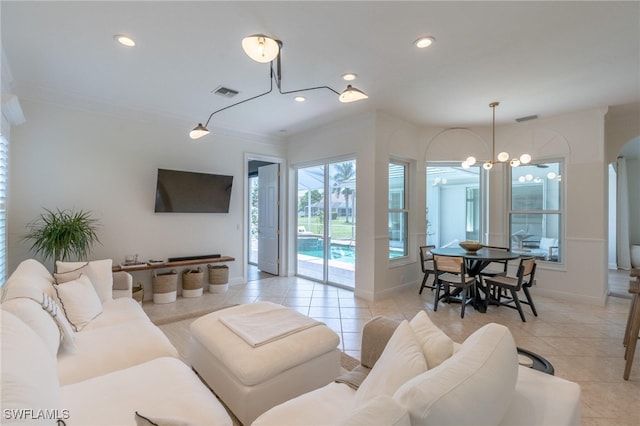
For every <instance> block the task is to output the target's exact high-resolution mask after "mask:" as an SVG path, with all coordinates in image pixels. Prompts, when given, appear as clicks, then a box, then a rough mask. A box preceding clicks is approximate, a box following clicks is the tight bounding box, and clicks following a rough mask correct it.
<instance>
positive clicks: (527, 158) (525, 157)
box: [520, 154, 531, 164]
mask: <svg viewBox="0 0 640 426" xmlns="http://www.w3.org/2000/svg"><path fill="white" fill-rule="evenodd" d="M530 162H531V156H530V155H529V154H522V155H521V156H520V163H522V164H529V163H530Z"/></svg>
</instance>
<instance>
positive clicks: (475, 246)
mask: <svg viewBox="0 0 640 426" xmlns="http://www.w3.org/2000/svg"><path fill="white" fill-rule="evenodd" d="M459 244H460V247H462V248H463V249H465V250H466V251H468V252H469V253H475V252H477V251H478V250H480V249H481V248H482V247H484V246H483V245H482V244H481V243H480V242H479V241H462V242H461V243H459Z"/></svg>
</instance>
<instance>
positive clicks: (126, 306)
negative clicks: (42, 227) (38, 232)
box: [0, 259, 232, 426]
mask: <svg viewBox="0 0 640 426" xmlns="http://www.w3.org/2000/svg"><path fill="white" fill-rule="evenodd" d="M79 268H80V269H79ZM61 270H67V274H69V275H66V276H65V275H64V274H63V275H59V276H57V277H56V278H57V281H56V279H54V277H53V276H52V274H51V273H49V271H48V270H47V269H46V268H45V267H44V266H43V265H42V264H40V263H39V262H37V261H36V260H33V259H29V260H25V261H24V262H22V263H21V264H20V265H19V267H18V268H17V269H16V271H15V272H14V273H13V274H12V275H11V276H10V277H9V279H8V280H7V282H6V284H5V286H4V287H3V298H2V304H1V306H0V307H1V308H2V309H1V314H2V317H1V320H2V324H1V325H2V332H1V342H2V354H1V355H2V358H1V359H2V373H1V375H2V377H1V378H2V384H1V392H2V424H20V425H22V424H36V423H38V424H40V423H42V424H55V421H56V420H60V421H61V422H64V424H67V425H82V426H85V425H109V426H115V425H136V424H138V425H140V424H194V425H231V424H232V420H231V418H230V417H229V415H228V413H227V411H226V410H225V409H224V407H223V406H222V404H220V402H219V401H218V400H217V398H216V397H215V396H214V395H213V394H212V392H211V391H210V390H209V389H208V388H207V387H206V386H204V385H203V384H202V382H201V381H200V380H199V378H198V377H197V376H196V375H195V374H194V373H193V372H192V371H191V369H190V368H189V367H188V366H187V365H186V364H184V363H183V362H182V361H180V360H179V359H178V358H177V351H176V349H175V348H174V347H173V345H172V344H171V343H170V342H169V340H168V339H167V337H166V336H165V335H164V334H163V333H162V332H161V331H160V329H159V328H157V327H156V326H155V325H153V324H152V323H151V321H150V320H149V318H148V317H147V316H146V314H145V313H144V311H143V310H142V308H141V307H140V305H139V304H138V303H136V302H135V301H134V300H133V299H132V298H131V297H119V298H115V299H114V298H113V297H112V295H113V294H116V295H118V296H130V295H131V276H130V275H129V274H127V273H126V272H120V273H116V274H113V276H112V274H111V261H97V262H90V263H89V264H60V265H58V271H61ZM114 280H115V282H114ZM56 282H58V283H61V284H59V285H54V283H56ZM62 282H64V283H62ZM91 287H93V289H92V288H91ZM114 288H115V290H113V289H114ZM67 318H69V319H70V321H68V320H67ZM136 413H138V414H136ZM149 421H152V423H150V422H149ZM167 421H168V423H167ZM61 422H59V424H62V423H61Z"/></svg>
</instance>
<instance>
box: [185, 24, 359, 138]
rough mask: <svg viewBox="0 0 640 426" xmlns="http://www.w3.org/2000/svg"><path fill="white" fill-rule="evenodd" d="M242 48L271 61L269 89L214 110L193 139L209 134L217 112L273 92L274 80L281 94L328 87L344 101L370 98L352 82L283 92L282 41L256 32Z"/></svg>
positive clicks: (197, 128) (246, 39)
mask: <svg viewBox="0 0 640 426" xmlns="http://www.w3.org/2000/svg"><path fill="white" fill-rule="evenodd" d="M242 49H243V50H244V52H245V53H246V54H247V56H249V57H250V58H251V59H253V60H254V61H256V62H260V63H269V62H270V63H271V65H270V66H269V90H267V91H266V92H264V93H260V94H259V95H256V96H253V97H250V98H248V99H245V100H242V101H240V102H236V103H235V104H231V105H228V106H226V107H224V108H220V109H218V110H216V111H213V112H212V113H211V115H209V118H208V119H207V121H206V122H205V124H204V125H203V124H202V123H198V125H197V126H196V127H195V128H194V129H193V130H191V131H190V132H189V137H190V138H191V139H199V138H201V137H203V136H206V135H208V134H209V129H207V126H208V125H209V122H210V121H211V118H212V117H213V116H214V115H215V114H217V113H219V112H222V111H224V110H226V109H229V108H233V107H234V106H237V105H240V104H243V103H245V102H249V101H252V100H254V99H257V98H259V97H262V96H264V95H267V94H269V93H271V92H272V91H273V83H274V82H275V83H276V87H277V88H278V92H280V94H281V95H288V94H291V93H298V92H306V91H309V90H319V89H326V90H330V91H332V92H333V93H335V94H336V95H338V100H339V101H340V102H342V103H348V102H355V101H359V100H362V99H367V98H368V96H367V95H366V93H364V92H363V91H361V90H359V89H356V88H355V87H353V86H352V85H350V84H349V85H347V88H346V89H345V90H344V91H343V92H342V93H339V92H337V91H335V90H333V89H332V88H331V87H329V86H317V87H308V88H306V89H297V90H289V91H285V92H283V91H282V63H281V57H280V50H281V49H282V41H280V40H276V39H274V38H271V37H269V36H266V35H264V34H255V35H252V36H249V37H245V38H244V39H243V40H242Z"/></svg>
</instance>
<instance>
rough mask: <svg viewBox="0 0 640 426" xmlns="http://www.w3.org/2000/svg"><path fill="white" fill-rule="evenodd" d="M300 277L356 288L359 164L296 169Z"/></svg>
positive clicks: (297, 256) (348, 161) (297, 246)
mask: <svg viewBox="0 0 640 426" xmlns="http://www.w3.org/2000/svg"><path fill="white" fill-rule="evenodd" d="M296 176H297V182H298V184H297V188H298V194H297V205H298V209H297V212H298V213H297V239H296V265H297V274H298V275H300V276H304V277H308V278H311V279H315V280H318V281H322V282H327V283H331V284H337V285H340V286H342V287H347V288H353V287H354V285H355V259H356V223H355V218H356V214H355V205H356V203H355V201H356V162H355V160H347V161H341V162H336V163H327V164H322V165H317V166H311V167H304V168H299V169H298V170H297V174H296Z"/></svg>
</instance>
